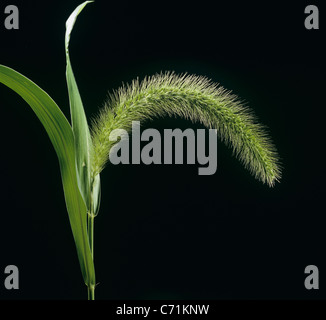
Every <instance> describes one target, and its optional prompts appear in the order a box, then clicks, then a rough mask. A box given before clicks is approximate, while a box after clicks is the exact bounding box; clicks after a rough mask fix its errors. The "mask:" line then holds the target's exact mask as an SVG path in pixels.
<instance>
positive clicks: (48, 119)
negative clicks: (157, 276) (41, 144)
mask: <svg viewBox="0 0 326 320" xmlns="http://www.w3.org/2000/svg"><path fill="white" fill-rule="evenodd" d="M0 82H2V83H3V84H5V85H6V86H8V87H9V88H11V89H12V90H14V91H15V92H16V93H18V94H19V95H20V96H21V97H22V98H23V99H24V100H25V101H26V102H27V103H28V104H29V105H30V107H31V108H32V109H33V111H34V112H35V114H36V115H37V117H38V118H39V120H40V121H41V123H42V124H43V126H44V128H45V130H46V132H47V134H48V135H49V138H50V140H51V142H52V144H53V147H54V149H55V151H56V153H57V156H58V159H59V164H60V170H61V178H62V183H63V190H64V195H65V200H66V206H67V210H68V214H69V221H70V225H71V229H72V233H73V236H74V240H75V244H76V248H77V254H78V259H79V263H80V267H81V271H82V275H83V278H84V281H85V283H86V285H88V286H93V285H94V284H95V271H94V265H93V261H92V257H91V252H90V247H89V243H88V238H87V230H86V205H85V203H84V201H83V198H82V196H81V193H80V190H79V188H78V182H77V174H76V160H75V145H74V135H73V132H72V129H71V127H70V124H69V122H68V121H67V119H66V117H65V116H64V114H63V113H62V112H61V110H60V109H59V107H58V106H57V104H56V103H55V102H54V101H53V100H52V98H51V97H50V96H49V95H48V94H47V93H46V92H45V91H43V90H42V89H41V88H40V87H38V86H37V85H36V84H35V83H34V82H32V81H31V80H29V79H28V78H26V77H25V76H23V75H22V74H20V73H18V72H16V71H15V70H13V69H11V68H8V67H6V66H3V65H0Z"/></svg>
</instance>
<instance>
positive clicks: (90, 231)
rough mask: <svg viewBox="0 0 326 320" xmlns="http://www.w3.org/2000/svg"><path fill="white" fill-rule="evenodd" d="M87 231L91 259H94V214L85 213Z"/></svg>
mask: <svg viewBox="0 0 326 320" xmlns="http://www.w3.org/2000/svg"><path fill="white" fill-rule="evenodd" d="M87 233H88V241H89V246H90V248H91V254H92V259H93V261H94V215H93V214H92V213H90V214H88V215H87Z"/></svg>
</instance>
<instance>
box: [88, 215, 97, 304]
mask: <svg viewBox="0 0 326 320" xmlns="http://www.w3.org/2000/svg"><path fill="white" fill-rule="evenodd" d="M87 234H88V241H89V246H90V249H91V254H92V259H93V262H94V215H93V213H92V212H91V213H88V214H87ZM87 293H88V300H95V285H90V286H88V287H87Z"/></svg>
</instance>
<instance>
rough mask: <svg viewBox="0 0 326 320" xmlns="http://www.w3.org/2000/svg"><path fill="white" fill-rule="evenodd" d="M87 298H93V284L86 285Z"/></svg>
mask: <svg viewBox="0 0 326 320" xmlns="http://www.w3.org/2000/svg"><path fill="white" fill-rule="evenodd" d="M87 295H88V300H95V286H90V287H87Z"/></svg>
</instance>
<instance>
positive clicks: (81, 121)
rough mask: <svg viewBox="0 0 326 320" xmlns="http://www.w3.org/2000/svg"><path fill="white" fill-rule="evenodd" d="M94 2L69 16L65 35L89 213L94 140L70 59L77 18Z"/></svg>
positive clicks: (81, 177) (79, 161)
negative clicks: (71, 38)
mask: <svg viewBox="0 0 326 320" xmlns="http://www.w3.org/2000/svg"><path fill="white" fill-rule="evenodd" d="M90 2H92V1H86V2H84V3H82V4H81V5H79V6H78V7H77V8H76V9H75V10H74V11H73V12H72V14H71V15H70V16H69V18H68V20H67V21H66V35H65V49H66V62H67V65H66V79H67V86H68V94H69V103H70V113H71V123H72V130H73V133H74V136H75V148H76V164H77V171H78V183H79V187H80V190H81V192H82V196H83V198H84V200H85V203H86V206H87V209H88V211H90V209H91V208H90V206H91V199H90V195H91V192H90V190H91V183H92V182H91V170H90V167H91V165H90V162H91V153H92V139H91V136H90V132H89V128H88V124H87V119H86V115H85V111H84V107H83V103H82V100H81V97H80V94H79V90H78V86H77V83H76V80H75V76H74V73H73V70H72V66H71V62H70V57H69V41H70V34H71V31H72V29H73V27H74V24H75V22H76V19H77V16H78V15H79V13H80V12H81V11H82V10H83V8H84V7H85V6H86V5H87V4H88V3H90Z"/></svg>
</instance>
